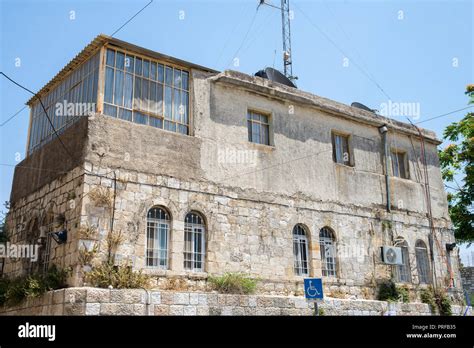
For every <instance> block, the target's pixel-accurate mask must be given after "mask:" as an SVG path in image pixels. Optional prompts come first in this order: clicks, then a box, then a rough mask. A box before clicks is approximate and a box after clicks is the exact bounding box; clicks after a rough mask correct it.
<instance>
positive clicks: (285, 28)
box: [258, 0, 298, 81]
mask: <svg viewBox="0 0 474 348" xmlns="http://www.w3.org/2000/svg"><path fill="white" fill-rule="evenodd" d="M261 5H267V6H270V7H273V8H276V9H279V10H280V11H281V33H282V38H283V73H284V74H285V76H286V77H287V78H288V79H290V80H291V81H293V80H296V79H298V78H297V77H296V76H293V56H292V55H291V28H290V21H291V18H290V0H281V7H278V6H275V5H273V4H270V3H267V2H266V0H260V4H259V5H258V7H260V6H261Z"/></svg>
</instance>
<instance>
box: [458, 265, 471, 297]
mask: <svg viewBox="0 0 474 348" xmlns="http://www.w3.org/2000/svg"><path fill="white" fill-rule="evenodd" d="M461 279H462V286H463V288H464V290H466V291H467V292H468V293H470V294H473V293H474V267H463V268H461Z"/></svg>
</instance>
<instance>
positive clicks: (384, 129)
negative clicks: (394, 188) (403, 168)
mask: <svg viewBox="0 0 474 348" xmlns="http://www.w3.org/2000/svg"><path fill="white" fill-rule="evenodd" d="M379 132H380V133H381V134H382V144H383V154H384V157H385V190H386V193H387V211H388V212H390V211H391V208H390V205H391V203H390V175H389V173H390V172H389V169H390V168H389V166H388V164H389V155H390V154H389V152H388V143H387V134H388V128H387V126H385V125H384V126H382V127H380V128H379Z"/></svg>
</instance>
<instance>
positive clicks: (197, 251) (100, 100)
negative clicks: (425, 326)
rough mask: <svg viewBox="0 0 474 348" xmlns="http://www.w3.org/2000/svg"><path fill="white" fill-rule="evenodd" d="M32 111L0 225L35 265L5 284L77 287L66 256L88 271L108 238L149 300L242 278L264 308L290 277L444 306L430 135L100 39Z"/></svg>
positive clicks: (446, 275)
mask: <svg viewBox="0 0 474 348" xmlns="http://www.w3.org/2000/svg"><path fill="white" fill-rule="evenodd" d="M38 95H39V96H40V97H41V100H42V101H43V104H44V106H45V108H46V111H47V112H48V115H49V117H50V119H51V122H52V123H53V124H54V127H55V130H56V131H57V133H58V136H56V134H55V133H54V131H53V130H52V128H51V125H50V124H49V121H48V120H47V118H46V117H45V113H44V111H43V108H42V106H41V105H40V103H39V101H38V99H37V98H36V97H34V98H32V99H31V100H30V101H29V102H28V105H29V106H30V109H31V116H30V126H29V135H28V144H27V154H28V155H27V157H26V158H25V159H24V160H23V161H22V162H21V163H19V164H18V165H17V167H16V169H15V174H14V180H13V187H12V193H11V209H10V212H9V215H8V219H7V225H8V233H9V235H10V242H11V243H18V244H24V243H37V242H40V243H41V248H40V259H39V262H36V263H33V262H30V261H29V260H25V259H16V260H14V259H6V260H5V266H4V268H3V273H4V274H6V275H18V274H22V273H25V272H29V271H35V270H36V271H38V270H39V271H41V270H45V269H47V268H48V267H49V266H51V265H52V264H56V265H59V266H61V267H66V266H71V267H72V268H73V270H74V271H73V273H72V276H71V279H70V280H69V282H70V284H71V285H73V286H82V285H83V279H82V275H83V272H85V271H87V269H88V268H87V267H88V264H87V262H84V260H83V255H84V252H83V251H84V250H92V249H93V247H94V246H97V247H98V248H99V250H98V253H97V254H96V255H95V258H96V260H95V261H97V260H98V259H100V258H103V257H104V255H105V254H106V253H107V243H106V242H105V241H106V239H107V236H111V235H114V234H116V235H117V234H120V235H121V239H122V240H121V243H120V245H118V247H117V249H116V250H115V262H117V263H119V262H128V263H130V264H131V265H132V266H133V268H134V269H137V270H138V269H141V270H144V271H145V272H147V273H150V274H153V275H156V281H157V283H156V286H157V287H158V288H160V287H161V288H166V287H167V286H169V282H170V279H175V280H176V279H181V280H182V281H183V282H184V284H185V285H186V286H188V287H190V288H197V289H202V288H203V286H204V284H205V280H206V278H207V277H208V276H209V275H214V274H222V273H224V272H242V273H245V274H249V275H250V276H252V277H258V278H259V279H260V282H259V286H260V288H259V291H261V292H263V293H273V294H301V287H302V281H303V278H304V277H322V278H323V282H324V284H325V291H326V295H329V296H332V297H341V298H342V297H346V298H348V297H350V298H360V299H364V298H365V299H373V298H375V297H376V292H377V286H378V284H380V283H381V282H383V281H385V280H388V279H393V280H394V281H395V282H396V283H397V284H400V285H405V286H407V287H408V288H409V289H412V290H413V291H412V294H413V298H416V294H417V290H418V289H420V288H424V287H427V286H428V285H429V284H433V283H434V285H436V286H438V287H443V288H449V289H450V291H451V292H452V293H453V294H456V293H459V292H460V291H461V290H462V285H461V281H460V276H459V268H458V261H457V260H458V259H457V255H455V254H454V253H453V252H452V251H449V250H447V248H446V244H450V243H453V242H454V235H453V232H452V226H451V222H450V220H449V216H448V211H447V201H446V194H445V191H444V185H443V181H442V178H441V173H440V169H439V163H438V157H437V148H436V147H437V145H439V144H440V141H439V140H438V139H437V138H436V136H435V134H434V133H433V132H431V131H428V130H424V129H423V130H421V131H420V133H419V132H418V131H417V129H415V128H414V127H413V126H411V125H409V124H406V123H402V122H399V121H395V120H392V119H388V118H384V117H382V116H379V115H377V114H375V113H373V112H370V111H367V110H363V109H361V108H356V107H350V106H347V105H344V104H341V103H338V102H335V101H332V100H329V99H325V98H322V97H319V96H316V95H313V94H310V93H307V92H303V91H301V90H299V89H296V88H292V87H288V86H285V85H283V84H279V83H276V82H273V81H270V80H268V79H264V78H261V77H256V76H250V75H246V74H243V73H239V72H235V71H224V72H217V71H214V70H212V69H209V68H205V67H202V66H199V65H196V64H192V63H189V62H185V61H182V60H180V59H176V58H172V57H169V56H166V55H163V54H159V53H156V52H153V51H150V50H147V49H144V48H141V47H137V46H135V45H132V44H130V43H126V42H123V41H120V40H118V39H115V38H111V37H107V36H104V35H100V36H98V37H97V38H96V39H94V40H93V41H92V42H91V43H90V44H89V45H88V46H87V47H86V48H85V49H84V50H83V51H81V52H80V53H79V54H78V55H77V56H76V57H75V58H74V59H73V60H72V61H70V62H69V63H68V64H67V65H66V67H65V68H64V69H62V70H61V71H60V72H59V73H58V74H57V75H56V76H55V77H54V78H53V79H52V80H51V81H50V82H48V83H47V84H46V85H45V86H44V87H43V88H42V89H41V90H40V91H39V92H38ZM423 154H424V156H423ZM425 164H426V165H425ZM61 231H67V234H66V233H64V232H63V233H58V232H61ZM384 246H396V247H397V248H400V249H397V250H400V251H401V254H402V255H401V257H402V258H401V259H400V260H402V264H401V265H395V266H394V265H390V264H387V263H386V260H385V259H383V258H382V247H384ZM95 261H94V260H92V261H90V262H91V263H93V262H95Z"/></svg>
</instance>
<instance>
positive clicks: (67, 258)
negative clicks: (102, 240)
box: [3, 167, 84, 282]
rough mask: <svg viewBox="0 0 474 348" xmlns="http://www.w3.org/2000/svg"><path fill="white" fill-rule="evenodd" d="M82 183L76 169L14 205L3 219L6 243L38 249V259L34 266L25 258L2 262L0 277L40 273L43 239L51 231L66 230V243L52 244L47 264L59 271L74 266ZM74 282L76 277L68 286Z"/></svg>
mask: <svg viewBox="0 0 474 348" xmlns="http://www.w3.org/2000/svg"><path fill="white" fill-rule="evenodd" d="M83 180H84V179H83V169H82V168H81V167H76V168H74V169H72V170H71V171H69V172H66V173H62V174H61V175H59V176H57V177H56V179H54V180H52V181H50V182H49V183H48V184H46V185H43V186H42V187H40V188H39V189H38V190H36V191H34V192H33V193H31V194H29V195H27V196H24V197H22V198H21V199H19V200H18V201H16V202H15V204H14V205H13V206H12V208H11V209H10V212H9V214H8V216H7V219H6V226H7V233H8V236H9V243H10V244H14V245H25V244H29V245H38V246H39V249H38V253H39V257H38V260H36V261H35V262H32V261H31V260H30V259H27V258H17V259H15V258H7V259H5V266H4V269H3V273H4V274H5V275H6V276H9V277H14V276H20V275H24V274H26V273H27V272H28V271H40V270H41V267H42V263H43V261H44V257H45V248H46V238H45V236H46V233H47V232H49V231H52V230H54V231H61V230H63V229H67V231H68V239H67V242H66V243H64V244H61V245H59V244H57V243H56V242H55V241H54V240H51V249H50V256H49V259H50V264H56V265H57V266H59V267H62V268H65V267H68V266H72V265H74V264H76V262H77V242H78V227H79V226H80V213H81V207H82V203H81V198H82V195H83V191H82V190H83ZM62 218H64V222H61V221H62ZM48 228H50V230H48ZM74 279H75V275H73V276H72V278H71V282H74V281H75V280H74Z"/></svg>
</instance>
